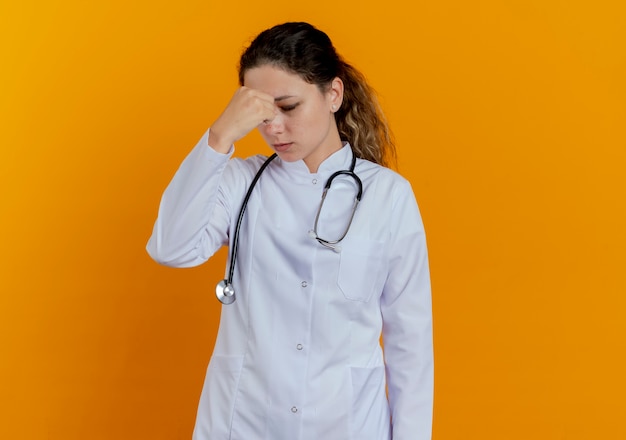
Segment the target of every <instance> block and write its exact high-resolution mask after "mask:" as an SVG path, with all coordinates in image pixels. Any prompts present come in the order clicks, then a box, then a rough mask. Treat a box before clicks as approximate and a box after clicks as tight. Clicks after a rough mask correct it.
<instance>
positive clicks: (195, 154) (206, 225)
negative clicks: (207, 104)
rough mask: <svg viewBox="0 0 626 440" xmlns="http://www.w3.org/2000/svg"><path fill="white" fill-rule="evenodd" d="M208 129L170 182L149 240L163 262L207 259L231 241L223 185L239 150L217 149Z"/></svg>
mask: <svg viewBox="0 0 626 440" xmlns="http://www.w3.org/2000/svg"><path fill="white" fill-rule="evenodd" d="M208 136H209V132H208V131H207V132H206V133H205V134H204V136H202V138H201V139H200V141H199V142H198V144H197V145H196V146H195V147H194V149H193V150H192V151H191V152H190V153H189V155H188V156H187V157H186V158H185V160H184V161H183V162H182V164H181V165H180V167H179V169H178V171H177V172H176V174H175V175H174V177H173V179H172V181H171V182H170V183H169V185H168V186H167V188H166V190H165V192H164V193H163V196H162V198H161V203H160V205H159V213H158V217H157V220H156V222H155V224H154V229H153V231H152V236H151V237H150V239H149V240H148V245H147V246H146V248H147V251H148V254H150V256H151V257H152V258H153V259H154V260H155V261H157V262H158V263H161V264H164V265H167V266H174V267H191V266H197V265H199V264H202V263H204V262H205V261H206V260H208V259H209V257H211V256H212V255H213V254H214V253H215V252H216V251H217V250H218V249H219V248H220V247H221V246H223V245H225V244H227V243H228V228H229V224H230V214H229V212H230V209H231V207H230V206H229V197H228V196H227V195H225V194H224V193H223V189H222V188H221V187H220V182H221V180H222V174H223V173H224V170H225V169H226V167H227V165H228V163H229V159H230V157H231V156H232V154H233V151H234V147H231V149H230V151H229V152H228V153H227V154H221V153H218V152H216V151H215V150H213V149H212V148H211V147H210V146H209V144H208Z"/></svg>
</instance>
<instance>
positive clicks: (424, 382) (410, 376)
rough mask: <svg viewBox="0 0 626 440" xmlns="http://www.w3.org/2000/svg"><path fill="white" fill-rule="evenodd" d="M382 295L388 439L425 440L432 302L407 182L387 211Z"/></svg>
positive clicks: (430, 384)
mask: <svg viewBox="0 0 626 440" xmlns="http://www.w3.org/2000/svg"><path fill="white" fill-rule="evenodd" d="M392 219H393V220H392V223H393V224H392V226H391V227H392V229H391V230H392V237H393V238H392V242H391V248H390V251H391V254H390V256H391V259H390V263H391V264H390V270H389V276H388V278H387V282H386V284H385V288H384V291H383V295H382V297H381V312H382V316H383V344H384V352H385V366H386V373H387V385H388V390H389V405H390V409H391V414H392V417H391V418H392V427H393V428H392V429H393V440H409V439H410V440H430V439H431V436H432V411H433V388H434V368H433V366H434V363H433V341H432V306H431V288H430V274H429V268H428V256H427V249H426V238H425V235H424V227H423V224H422V220H421V216H420V213H419V209H418V207H417V203H416V201H415V197H414V195H413V191H412V190H411V188H410V185H409V183H408V182H406V185H404V186H402V188H400V189H399V190H398V191H397V194H396V195H395V202H394V207H393V215H392Z"/></svg>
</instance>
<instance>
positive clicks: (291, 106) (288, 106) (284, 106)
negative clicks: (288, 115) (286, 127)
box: [280, 102, 300, 112]
mask: <svg viewBox="0 0 626 440" xmlns="http://www.w3.org/2000/svg"><path fill="white" fill-rule="evenodd" d="M299 105H300V103H299V102H298V103H296V104H291V105H283V106H281V107H280V109H281V110H282V111H284V112H289V111H291V110H293V109H294V108H296V107H297V106H299Z"/></svg>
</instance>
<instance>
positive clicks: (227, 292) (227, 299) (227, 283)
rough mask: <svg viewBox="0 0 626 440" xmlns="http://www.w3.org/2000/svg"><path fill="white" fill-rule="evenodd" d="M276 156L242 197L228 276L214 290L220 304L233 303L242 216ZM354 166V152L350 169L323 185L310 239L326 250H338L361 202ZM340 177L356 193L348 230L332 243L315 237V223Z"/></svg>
mask: <svg viewBox="0 0 626 440" xmlns="http://www.w3.org/2000/svg"><path fill="white" fill-rule="evenodd" d="M276 156H277V154H276V153H274V154H272V155H271V156H270V157H269V158H267V160H266V161H265V162H263V165H261V168H259V170H258V171H257V173H256V175H255V176H254V178H253V179H252V182H250V186H249V187H248V191H247V192H246V196H245V197H244V199H243V203H242V204H241V209H240V210H239V215H238V217H237V223H236V225H235V230H234V234H233V244H232V247H231V251H230V257H229V263H230V267H229V269H228V276H227V278H226V279H224V280H222V281H220V282H219V283H218V284H217V286H216V288H215V295H216V296H217V299H218V300H219V301H220V302H221V303H222V304H232V303H233V302H234V301H235V289H234V288H233V277H234V275H235V262H236V260H237V251H238V250H239V230H240V229H241V224H242V223H243V216H244V214H245V212H246V207H247V206H248V201H249V200H250V196H251V194H252V190H253V189H254V187H255V186H256V183H257V181H258V180H259V178H260V177H261V174H263V171H265V168H267V166H268V165H269V164H270V162H272V161H273V160H274V159H275V158H276ZM355 166H356V155H355V154H354V152H352V163H351V164H350V169H349V170H340V171H337V172H335V173H333V174H332V175H331V176H330V177H329V178H328V180H327V181H326V185H324V192H323V194H322V201H321V202H320V207H319V209H318V211H317V215H316V216H315V224H314V226H313V230H312V231H311V233H312V237H313V238H315V239H316V240H317V241H318V242H319V243H320V244H321V245H323V246H325V247H327V248H330V249H333V250H335V251H338V250H337V248H336V247H335V246H334V245H336V244H337V243H339V242H340V241H341V240H343V238H344V237H345V236H346V234H347V233H348V230H349V229H350V224H351V223H352V219H353V218H354V213H355V211H356V207H357V205H358V204H359V202H360V201H361V196H362V195H363V183H362V182H361V179H360V178H359V176H357V175H356V174H355V172H354V168H355ZM341 175H348V176H350V177H352V178H353V179H354V181H355V182H356V184H357V188H358V192H357V195H356V197H355V199H354V206H353V208H352V213H351V215H350V222H349V223H348V228H347V229H346V231H345V232H344V233H343V235H342V236H341V237H339V239H337V240H334V241H329V240H324V239H323V238H321V237H319V236H318V235H317V223H318V221H319V216H320V212H321V211H322V207H323V206H324V200H325V199H326V194H327V192H328V190H329V189H330V186H331V184H332V182H333V180H334V179H335V177H337V176H341Z"/></svg>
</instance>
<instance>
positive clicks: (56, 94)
mask: <svg viewBox="0 0 626 440" xmlns="http://www.w3.org/2000/svg"><path fill="white" fill-rule="evenodd" d="M218 3H219V5H218ZM247 3H248V4H243V5H242V4H241V2H216V1H211V2H207V1H186V0H181V1H177V2H170V1H167V2H166V1H160V0H158V1H155V0H153V1H150V2H148V1H134V2H130V1H121V0H115V1H108V2H81V1H76V0H75V1H70V0H65V1H57V2H34V1H32V0H30V1H28V0H26V1H21V2H17V1H14V2H9V1H4V2H2V3H1V4H0V50H1V52H0V60H1V61H0V63H1V67H0V79H1V81H0V87H1V94H0V117H1V123H0V124H1V127H2V131H1V138H0V146H1V156H0V179H1V181H0V195H1V198H0V222H1V223H0V244H1V249H2V251H1V252H0V290H1V296H0V313H1V316H0V330H1V331H0V350H1V353H0V354H1V358H0V396H1V397H0V398H1V399H2V400H1V402H0V405H1V408H0V438H3V439H63V440H73V439H81V440H82V439H90V440H97V439H151V440H156V439H168V440H169V439H188V438H190V434H191V431H192V427H193V421H194V418H195V410H196V404H197V399H198V396H199V393H200V389H201V385H202V380H203V376H204V370H205V368H206V364H207V362H208V359H209V356H210V354H211V350H212V346H213V340H214V337H215V332H216V329H217V320H218V313H219V304H218V302H217V301H216V300H215V298H214V285H215V283H216V282H217V281H218V280H220V279H221V278H222V275H223V271H224V260H225V253H224V252H221V253H220V254H219V256H218V257H216V258H215V259H213V260H211V261H210V262H209V263H207V264H206V265H203V266H201V267H199V268H194V269H186V270H174V269H169V268H164V267H160V266H158V265H157V264H156V263H154V262H152V261H151V260H150V259H149V257H148V255H147V254H146V252H145V250H144V246H145V243H146V241H147V239H148V236H149V235H150V232H151V228H152V224H153V221H154V219H155V216H156V210H157V206H158V201H159V198H160V195H161V193H162V191H163V189H164V188H165V185H166V184H167V183H168V181H169V179H170V178H171V176H172V174H173V172H174V171H175V169H176V168H177V166H178V164H179V162H180V161H181V160H182V159H183V157H184V156H185V155H186V154H187V152H188V151H189V150H190V149H191V148H192V147H193V145H194V144H195V142H196V141H197V139H198V138H199V137H200V136H201V134H202V133H203V132H204V130H205V129H206V128H207V126H208V125H209V124H210V123H211V122H212V121H213V120H214V119H215V117H216V116H217V115H218V114H219V112H220V111H221V109H222V108H223V106H224V105H225V104H226V102H227V101H228V99H229V98H230V96H231V94H232V92H233V91H234V89H235V87H236V70H235V66H236V63H237V59H238V55H239V54H240V52H241V49H242V47H243V45H245V43H246V42H247V41H249V39H250V38H251V37H252V36H254V35H255V34H256V33H258V32H259V31H260V30H262V29H265V28H266V27H269V26H271V25H273V24H276V23H279V22H283V21H287V20H307V21H310V22H312V23H314V24H316V25H317V26H319V27H320V28H322V29H324V30H325V31H327V32H328V33H329V34H330V36H331V37H332V38H333V40H334V42H335V44H336V46H337V47H338V48H339V50H340V52H342V53H343V54H344V55H345V56H346V58H348V60H350V61H351V62H352V63H353V64H355V65H356V66H357V67H358V68H360V69H361V70H362V71H364V72H365V73H366V74H367V76H368V77H369V79H370V81H371V83H372V84H373V85H374V87H375V88H377V89H378V91H379V92H380V94H381V99H382V102H383V105H384V106H385V108H386V109H387V112H388V117H389V119H390V121H391V124H392V126H393V128H394V130H395V134H396V137H397V140H398V145H399V154H400V171H401V172H402V173H403V174H404V175H405V176H406V177H408V178H409V179H410V180H411V182H412V183H413V185H414V189H415V193H416V195H417V198H418V201H419V203H420V206H421V210H422V213H423V218H424V222H425V225H426V228H427V234H428V239H429V247H430V259H431V268H432V280H433V301H434V317H435V344H436V346H435V347H436V396H435V397H436V402H435V423H434V439H435V440H448V439H462V440H471V439H480V440H487V439H494V440H495V439H498V440H514V439H520V440H521V439H524V440H528V439H534V440H541V439H568V440H583V439H585V440H587V439H589V440H591V439H594V440H595V439H604V440H612V439H624V438H626V424H625V423H624V421H625V420H626V418H625V417H626V405H625V404H624V395H626V379H625V378H624V371H626V368H625V367H626V365H625V362H624V353H625V352H626V343H625V339H626V338H625V336H626V319H625V318H624V316H625V315H626V314H625V312H626V307H625V306H626V300H625V299H624V298H625V297H626V281H625V270H624V263H625V262H626V259H625V257H624V249H625V248H626V235H625V232H624V230H625V228H626V210H625V207H624V204H625V199H626V198H625V189H626V178H625V177H624V175H625V169H626V128H625V126H626V81H625V78H626V7H625V6H624V5H625V4H624V2H623V1H621V0H615V1H608V0H596V1H594V2H590V1H573V0H572V1H556V0H550V1H547V0H516V1H515V0H504V1H503V0H482V1H478V2H467V1H463V0H441V1H437V2H433V1H428V2H425V1H418V2H406V1H404V0H402V1H401V0H390V1H385V2H383V3H381V4H380V5H372V6H364V5H363V4H362V2H358V1H344V2H341V1H335V0H320V1H316V2H313V3H311V2H296V1H293V0H290V1H284V0H275V1H273V2H270V3H267V2H260V1H255V2H247ZM409 4H411V5H412V6H409ZM261 142H262V141H261V140H260V137H259V136H258V135H252V136H250V137H248V138H246V139H245V140H244V141H242V142H241V144H240V145H239V149H238V154H241V155H248V154H251V153H254V152H257V151H259V150H265V149H266V147H265V146H263V145H262V144H261Z"/></svg>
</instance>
